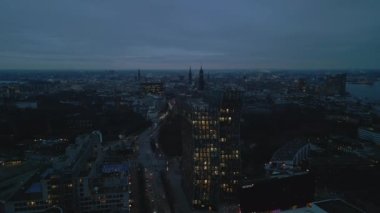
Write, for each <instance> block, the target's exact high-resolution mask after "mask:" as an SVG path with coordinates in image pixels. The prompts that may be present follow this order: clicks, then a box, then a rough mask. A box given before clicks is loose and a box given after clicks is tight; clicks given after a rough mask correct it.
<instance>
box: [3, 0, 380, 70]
mask: <svg viewBox="0 0 380 213" xmlns="http://www.w3.org/2000/svg"><path fill="white" fill-rule="evenodd" d="M379 9H380V2H379V1H377V0H365V1H355V0H319V1H305V0H288V1H283V0H268V1H253V0H240V1H230V0H208V1H204V0H203V1H202V0H193V1H187V0H176V1H171V0H162V1H156V0H131V1H125V0H114V1H102V0H83V1H78V0H77V1H73V0H68V1H59V0H34V1H28V0H19V1H2V2H1V3H0V26H1V27H0V69H1V68H3V69H7V68H21V69H28V68H43V69H44V68H46V69H60V68H62V67H64V68H73V69H81V68H91V69H92V68H97V69H107V68H112V69H135V68H137V67H140V68H143V69H144V68H149V69H152V68H160V69H162V68H171V69H175V68H184V67H187V66H188V65H190V64H193V65H194V66H196V65H199V64H204V65H205V66H206V67H208V68H288V69H291V68H296V69H297V68H301V69H304V68H310V69H317V68H379V65H380V60H379V58H380V40H379V39H378V38H379V37H380V23H379V21H378V20H380V14H379V13H378V11H379Z"/></svg>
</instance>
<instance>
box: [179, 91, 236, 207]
mask: <svg viewBox="0 0 380 213" xmlns="http://www.w3.org/2000/svg"><path fill="white" fill-rule="evenodd" d="M211 96H212V97H213V98H208V99H207V100H208V103H206V102H204V101H201V100H199V99H197V100H191V101H190V102H189V103H188V104H187V106H186V109H185V117H186V122H185V124H184V125H183V129H182V130H183V132H182V133H183V141H182V142H183V161H182V163H183V165H182V166H183V167H182V169H183V178H184V182H183V183H184V187H185V191H186V192H187V193H188V198H189V200H191V203H192V207H193V208H195V209H197V208H203V209H217V208H218V206H219V204H220V203H224V202H226V203H233V202H234V201H236V190H237V186H238V184H239V177H240V170H241V163H240V150H239V145H240V144H239V141H240V108H241V93H240V92H237V91H233V90H227V91H225V92H221V93H215V94H212V95H211Z"/></svg>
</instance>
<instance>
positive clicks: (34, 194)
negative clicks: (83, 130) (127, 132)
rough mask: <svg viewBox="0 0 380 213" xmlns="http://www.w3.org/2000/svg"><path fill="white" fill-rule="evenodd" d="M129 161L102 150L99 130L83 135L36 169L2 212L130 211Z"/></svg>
mask: <svg viewBox="0 0 380 213" xmlns="http://www.w3.org/2000/svg"><path fill="white" fill-rule="evenodd" d="M130 184H131V179H130V174H129V163H128V162H125V161H120V160H115V159H113V158H111V157H109V156H107V155H105V153H104V152H103V146H102V135H101V133H100V132H97V131H95V132H92V133H90V134H85V135H80V136H78V137H77V138H76V142H75V144H72V145H70V146H69V147H68V148H67V149H66V153H65V155H63V156H62V157H59V158H57V159H55V160H54V161H53V162H52V163H51V166H49V167H46V168H45V169H43V170H39V171H36V172H35V173H34V175H33V176H31V177H30V178H29V179H26V182H25V183H24V184H22V186H21V187H19V188H18V189H17V190H16V191H15V193H14V194H12V195H10V196H9V197H8V199H6V200H4V201H2V203H1V209H2V212H9V213H12V212H44V211H48V210H51V209H60V210H61V211H63V212H95V211H96V212H111V211H114V212H129V209H130V204H131V202H130Z"/></svg>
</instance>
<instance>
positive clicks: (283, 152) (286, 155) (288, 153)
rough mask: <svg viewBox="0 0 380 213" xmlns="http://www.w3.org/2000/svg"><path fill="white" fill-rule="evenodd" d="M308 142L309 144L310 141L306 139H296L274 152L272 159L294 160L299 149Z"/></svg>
mask: <svg viewBox="0 0 380 213" xmlns="http://www.w3.org/2000/svg"><path fill="white" fill-rule="evenodd" d="M306 144H308V142H307V141H304V140H294V141H292V142H290V143H287V144H285V145H284V146H282V147H281V148H280V149H278V150H277V151H276V152H275V153H274V155H273V156H272V159H271V161H289V160H293V158H294V156H295V155H296V154H297V152H298V150H300V149H301V148H302V147H303V146H305V145H306Z"/></svg>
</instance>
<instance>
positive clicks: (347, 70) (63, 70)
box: [0, 66, 380, 72]
mask: <svg viewBox="0 0 380 213" xmlns="http://www.w3.org/2000/svg"><path fill="white" fill-rule="evenodd" d="M200 68H201V67H191V70H192V71H193V72H196V71H199V70H200ZM138 70H140V71H141V72H156V71H157V72H160V71H165V72H166V71H167V72H188V71H189V68H187V69H185V68H178V69H177V68H168V69H162V68H161V69H139V68H137V69H1V68H0V72H110V71H115V72H137V71H138ZM203 70H204V71H206V72H208V71H210V72H216V71H231V72H237V71H242V72H377V71H380V68H379V69H328V68H324V69H279V68H272V69H269V68H268V69H266V68H262V69H261V68H251V69H248V68H247V69H242V68H226V69H215V68H214V69H213V68H210V69H208V68H205V67H204V66H203Z"/></svg>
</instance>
